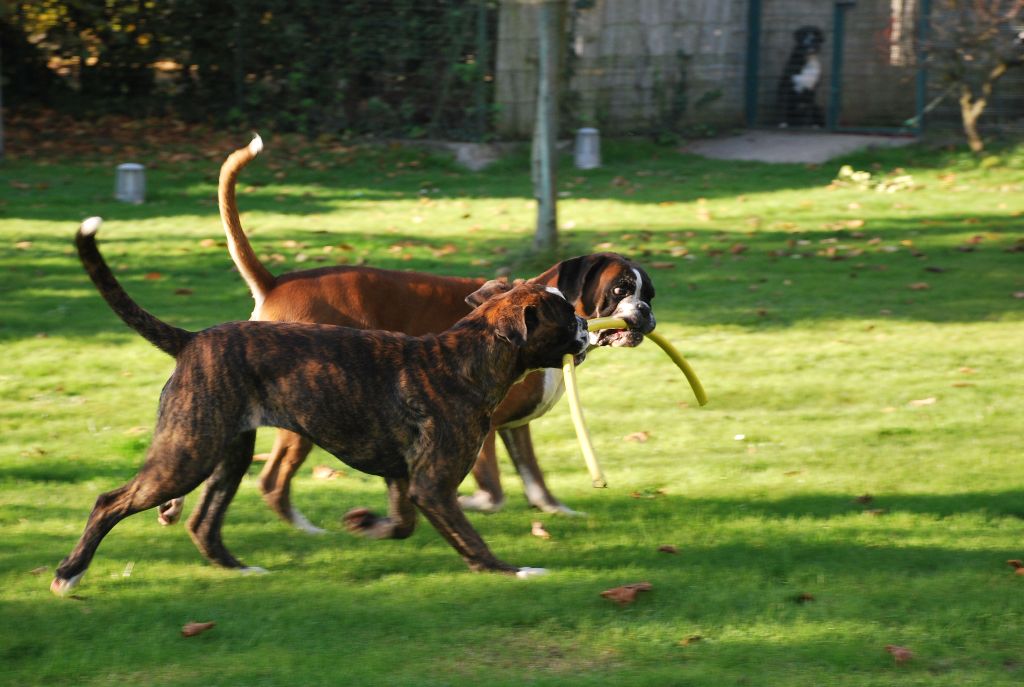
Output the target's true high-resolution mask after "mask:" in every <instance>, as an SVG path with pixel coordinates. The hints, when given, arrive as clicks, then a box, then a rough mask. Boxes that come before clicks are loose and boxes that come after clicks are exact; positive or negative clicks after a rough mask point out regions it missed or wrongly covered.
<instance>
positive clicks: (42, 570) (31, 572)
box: [28, 565, 49, 577]
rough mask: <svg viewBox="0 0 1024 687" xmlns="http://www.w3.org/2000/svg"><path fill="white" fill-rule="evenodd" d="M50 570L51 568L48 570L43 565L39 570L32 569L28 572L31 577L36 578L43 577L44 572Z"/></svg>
mask: <svg viewBox="0 0 1024 687" xmlns="http://www.w3.org/2000/svg"><path fill="white" fill-rule="evenodd" d="M48 570H49V568H47V567H46V566H45V565H41V566H39V567H38V568H32V569H31V570H29V571H28V572H29V574H30V575H35V576H36V577H38V576H39V575H42V574H43V573H44V572H47V571H48Z"/></svg>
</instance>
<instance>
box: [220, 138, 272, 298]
mask: <svg viewBox="0 0 1024 687" xmlns="http://www.w3.org/2000/svg"><path fill="white" fill-rule="evenodd" d="M262 150H263V139H262V138H260V136H259V134H255V135H254V136H253V139H252V142H250V143H249V145H247V146H245V147H244V148H239V149H238V150H236V151H235V152H233V153H231V154H230V155H228V158H227V159H226V160H224V164H223V165H221V167H220V181H219V182H218V184H217V200H218V202H219V205H220V221H221V224H223V225H224V234H225V236H227V239H228V252H229V253H231V259H232V260H233V261H234V263H235V266H236V267H237V268H238V272H239V273H240V274H241V275H242V278H243V279H245V283H246V284H248V285H249V291H251V292H252V297H253V298H254V299H255V300H256V309H257V310H258V309H259V307H260V305H261V304H262V303H263V301H264V300H265V299H266V295H267V293H269V292H270V290H271V289H272V288H274V282H275V279H274V275H272V274H271V273H270V271H269V270H267V268H266V267H264V266H263V263H262V262H260V260H259V258H257V257H256V253H254V252H253V250H252V246H250V245H249V239H248V237H246V235H245V232H244V231H243V230H242V221H241V220H240V219H239V217H238V204H237V203H236V200H235V183H236V182H237V181H238V173H239V172H241V171H242V169H243V168H244V167H245V166H246V165H247V164H249V163H250V162H252V161H253V159H255V158H256V156H257V155H259V154H260V151H262Z"/></svg>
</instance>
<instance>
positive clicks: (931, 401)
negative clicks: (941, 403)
mask: <svg viewBox="0 0 1024 687" xmlns="http://www.w3.org/2000/svg"><path fill="white" fill-rule="evenodd" d="M937 400H938V399H936V398H935V397H934V396H929V397H928V398H918V399H915V400H913V401H910V402H909V403H908V404H907V405H910V406H913V407H914V408H920V407H922V406H932V405H935V402H936V401H937Z"/></svg>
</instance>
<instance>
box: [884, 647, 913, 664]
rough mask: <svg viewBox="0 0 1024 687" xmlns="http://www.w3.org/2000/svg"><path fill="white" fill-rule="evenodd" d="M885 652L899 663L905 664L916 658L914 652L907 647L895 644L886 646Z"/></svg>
mask: <svg viewBox="0 0 1024 687" xmlns="http://www.w3.org/2000/svg"><path fill="white" fill-rule="evenodd" d="M885 650H886V651H888V652H889V653H890V654H892V657H893V659H894V660H895V661H896V662H897V663H905V662H906V661H909V660H910V659H912V658H913V657H914V652H912V651H911V650H910V649H908V648H907V647H905V646H896V645H895V644H886V645H885Z"/></svg>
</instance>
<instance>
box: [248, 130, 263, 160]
mask: <svg viewBox="0 0 1024 687" xmlns="http://www.w3.org/2000/svg"><path fill="white" fill-rule="evenodd" d="M252 136H253V138H252V140H251V141H249V152H250V153H252V156H253V157H256V156H257V155H259V154H260V153H261V152H262V151H263V139H262V138H260V135H259V134H257V133H254V134H253V135H252Z"/></svg>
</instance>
